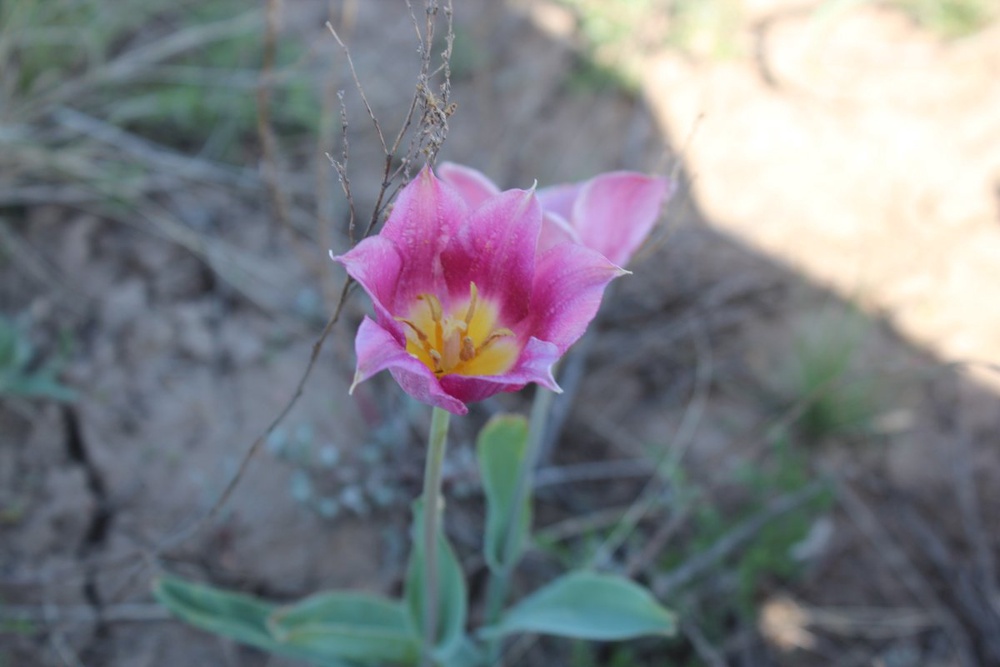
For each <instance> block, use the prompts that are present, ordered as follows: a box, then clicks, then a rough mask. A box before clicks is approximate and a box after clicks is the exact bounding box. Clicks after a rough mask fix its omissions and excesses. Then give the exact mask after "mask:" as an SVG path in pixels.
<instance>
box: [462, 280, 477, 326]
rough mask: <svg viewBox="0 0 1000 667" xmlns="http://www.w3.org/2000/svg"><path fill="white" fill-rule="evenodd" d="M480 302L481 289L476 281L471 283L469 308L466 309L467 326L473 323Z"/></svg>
mask: <svg viewBox="0 0 1000 667" xmlns="http://www.w3.org/2000/svg"><path fill="white" fill-rule="evenodd" d="M478 303H479V289H478V288H477V287H476V283H469V309H468V310H467V311H465V324H466V326H468V325H470V324H472V318H473V316H474V315H475V314H476V306H477V305H478Z"/></svg>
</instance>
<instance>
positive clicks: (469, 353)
mask: <svg viewBox="0 0 1000 667" xmlns="http://www.w3.org/2000/svg"><path fill="white" fill-rule="evenodd" d="M458 357H459V359H461V360H462V361H471V360H473V359H475V358H476V342H475V341H474V340H472V337H471V336H466V337H465V338H463V339H462V351H461V352H459V353H458Z"/></svg>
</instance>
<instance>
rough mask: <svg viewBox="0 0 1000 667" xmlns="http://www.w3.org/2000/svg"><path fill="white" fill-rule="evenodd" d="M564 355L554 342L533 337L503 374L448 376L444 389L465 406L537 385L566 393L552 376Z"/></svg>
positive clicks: (443, 379) (445, 379)
mask: <svg viewBox="0 0 1000 667" xmlns="http://www.w3.org/2000/svg"><path fill="white" fill-rule="evenodd" d="M561 356H562V353H561V352H560V351H559V348H558V347H556V345H554V344H553V343H549V342H547V341H544V340H539V339H537V338H529V339H528V343H527V344H526V345H525V346H524V349H523V350H522V351H521V354H520V356H519V357H518V359H517V363H515V364H514V367H513V368H511V369H510V370H509V371H507V372H506V373H501V374H500V375H445V376H444V377H443V378H441V386H443V387H444V388H445V391H447V392H448V393H449V394H451V395H452V396H455V397H456V398H458V399H459V400H461V401H463V402H464V403H473V402H475V401H482V400H484V399H487V398H489V397H490V396H493V395H494V394H498V393H500V392H504V391H518V390H519V389H521V388H523V387H524V385H526V384H529V383H531V382H534V383H536V384H540V385H542V386H543V387H545V388H546V389H551V390H552V391H555V392H562V389H560V388H559V385H558V384H557V383H556V380H555V378H554V377H552V365H553V364H555V363H556V362H557V361H558V360H559V357H561Z"/></svg>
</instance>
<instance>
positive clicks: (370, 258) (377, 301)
mask: <svg viewBox="0 0 1000 667" xmlns="http://www.w3.org/2000/svg"><path fill="white" fill-rule="evenodd" d="M330 259H332V260H333V261H335V262H337V263H339V264H342V265H343V266H344V268H345V269H347V275H349V276H351V277H352V278H354V279H355V280H356V281H358V284H359V285H361V287H362V288H364V290H365V292H367V293H368V296H369V297H371V300H372V303H373V304H374V306H375V312H376V314H377V315H378V320H379V322H381V323H382V324H383V325H387V324H388V323H390V322H395V320H394V319H393V317H392V314H391V310H390V309H391V308H392V307H393V304H394V303H395V302H396V290H397V286H398V285H399V275H400V272H401V271H402V268H403V259H402V257H400V255H399V251H398V250H397V248H396V244H394V243H393V242H392V241H390V240H388V239H386V238H384V237H382V236H370V237H368V238H366V239H364V240H362V241H361V242H360V243H358V245H356V246H354V247H353V248H351V250H350V251H349V252H347V253H345V254H343V255H339V256H334V255H333V254H332V253H331V255H330ZM389 326H390V327H392V328H393V329H394V330H396V331H397V338H400V337H401V336H403V334H402V332H401V330H400V328H399V327H398V326H395V325H392V324H389ZM400 340H403V339H402V338H400Z"/></svg>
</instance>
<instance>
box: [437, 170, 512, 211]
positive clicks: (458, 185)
mask: <svg viewBox="0 0 1000 667" xmlns="http://www.w3.org/2000/svg"><path fill="white" fill-rule="evenodd" d="M437 174H438V178H440V179H441V180H442V181H444V182H445V183H448V184H449V185H451V186H452V187H453V188H455V189H456V190H457V191H458V193H459V194H460V195H462V198H463V199H464V200H465V203H466V204H468V205H469V208H478V207H479V205H480V204H482V203H483V202H484V201H486V200H487V199H489V198H490V197H494V196H496V195H498V194H500V188H498V187H497V186H496V185H494V183H493V181H491V180H490V179H488V178H487V177H486V175H485V174H483V172H481V171H479V170H478V169H473V168H472V167H466V166H463V165H460V164H455V163H454V162H442V163H441V164H439V165H438V167H437Z"/></svg>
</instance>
